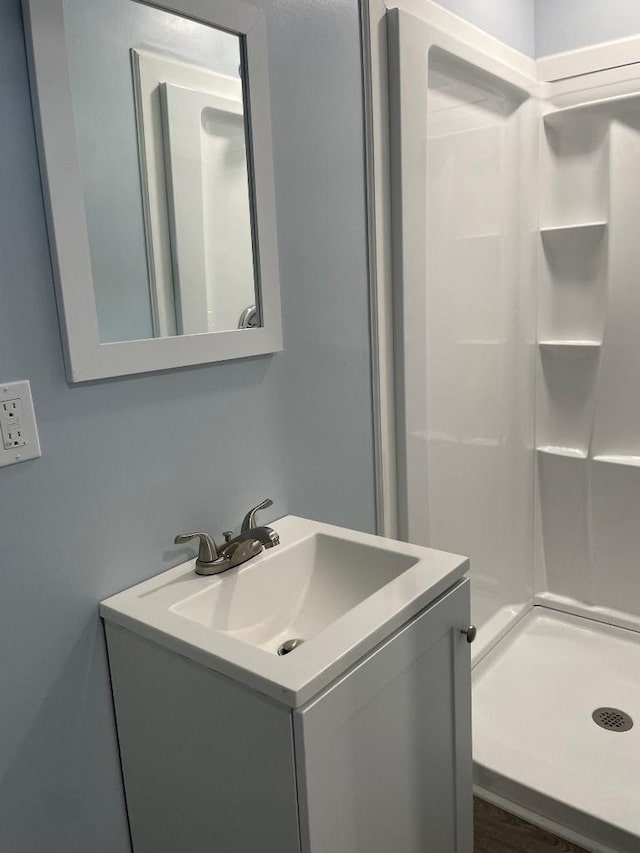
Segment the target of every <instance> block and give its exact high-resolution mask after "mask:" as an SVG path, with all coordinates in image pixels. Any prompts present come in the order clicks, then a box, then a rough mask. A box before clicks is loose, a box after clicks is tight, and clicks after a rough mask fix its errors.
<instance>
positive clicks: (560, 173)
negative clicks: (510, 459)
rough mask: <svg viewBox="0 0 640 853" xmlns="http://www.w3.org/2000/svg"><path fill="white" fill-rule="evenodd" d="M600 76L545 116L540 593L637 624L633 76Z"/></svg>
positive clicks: (638, 128)
mask: <svg viewBox="0 0 640 853" xmlns="http://www.w3.org/2000/svg"><path fill="white" fill-rule="evenodd" d="M631 73H632V72H629V76H631ZM636 73H637V72H636ZM607 75H609V76H611V75H610V72H602V73H601V74H597V75H590V76H589V77H585V78H583V79H582V80H578V81H576V82H575V83H574V87H575V89H576V91H575V92H574V93H566V92H565V94H564V95H563V97H562V99H561V103H562V106H561V107H560V108H559V109H556V108H555V107H552V111H551V112H548V113H547V114H546V115H545V116H544V118H543V119H542V121H541V151H542V156H541V161H540V193H541V202H540V211H541V222H540V225H541V239H540V256H539V296H540V310H539V323H538V338H539V342H540V345H539V360H538V381H537V413H538V415H537V426H536V441H537V446H538V448H539V450H538V454H537V455H538V469H537V472H538V478H537V485H538V488H537V508H538V512H537V548H536V552H537V561H536V562H537V572H536V587H537V596H536V598H537V601H538V602H539V603H543V604H547V605H549V606H553V607H556V608H559V609H563V610H567V611H569V612H571V613H576V614H579V615H583V616H590V617H591V618H594V619H597V620H599V621H604V622H608V623H610V624H614V625H620V626H623V627H629V628H636V629H640V568H639V566H638V559H637V554H638V552H639V550H640V524H639V523H638V522H639V517H640V382H638V378H637V364H638V363H639V361H640V335H639V334H638V329H639V328H640V287H639V285H638V282H639V280H640V241H639V240H638V234H637V223H638V218H639V215H640V168H639V166H638V164H640V95H638V94H633V89H634V88H635V90H636V92H638V91H640V80H638V79H637V80H635V81H634V80H633V79H628V80H626V81H625V83H624V85H622V86H620V87H619V88H620V91H622V92H624V93H625V94H623V95H616V94H615V88H614V89H613V90H611V89H605V88H604V87H603V85H602V84H603V82H605V81H606V79H607ZM565 88H566V84H565ZM629 91H631V92H632V93H631V94H629ZM603 95H604V96H605V97H603ZM594 98H599V99H600V100H597V101H595V102H594V101H593V99H594Z"/></svg>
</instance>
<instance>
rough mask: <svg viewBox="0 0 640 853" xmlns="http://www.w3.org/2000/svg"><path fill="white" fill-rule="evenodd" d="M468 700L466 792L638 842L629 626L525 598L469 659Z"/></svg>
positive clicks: (591, 845) (566, 831)
mask: <svg viewBox="0 0 640 853" xmlns="http://www.w3.org/2000/svg"><path fill="white" fill-rule="evenodd" d="M473 706H474V710H473V739H474V743H473V757H474V782H475V786H476V793H477V794H479V795H480V796H481V797H485V798H486V799H489V800H491V801H493V802H494V803H496V804H498V805H501V806H503V807H506V808H507V809H510V810H511V811H513V812H514V813H516V814H518V815H520V816H521V817H524V818H525V819H528V820H530V821H532V822H534V823H538V824H539V825H541V826H544V827H546V828H549V829H552V830H553V831H555V832H556V833H557V834H558V835H563V836H564V837H565V838H567V839H569V840H572V841H574V842H575V843H577V844H580V845H581V846H582V847H584V848H585V849H587V850H589V851H595V853H638V851H640V634H638V633H636V632H634V631H626V630H623V629H620V628H612V627H609V626H606V625H602V624H599V623H597V622H593V621H591V620H588V619H582V618H579V617H574V616H568V615H565V614H560V613H557V612H555V611H553V610H548V609H546V608H544V607H534V608H533V610H531V611H530V612H529V613H528V614H527V615H526V616H525V617H524V618H523V619H522V620H521V621H520V622H519V623H518V625H516V627H515V628H513V630H512V631H511V632H510V633H509V634H508V635H507V636H506V637H505V638H504V639H503V640H502V641H501V642H500V643H498V645H497V646H496V647H495V648H494V649H493V650H492V651H491V652H490V653H489V654H488V655H487V656H486V657H485V658H484V659H483V660H482V661H481V662H480V663H479V664H478V665H477V666H476V668H475V669H474V675H473ZM603 708H605V709H613V710H612V711H611V712H610V713H609V712H608V711H605V712H601V713H600V714H596V717H597V718H598V719H600V721H601V722H604V723H605V725H609V726H610V728H602V727H601V726H600V725H598V724H597V723H596V722H595V721H594V718H593V715H594V712H595V711H597V710H598V709H603ZM616 709H617V710H619V711H622V712H623V715H622V716H623V718H624V719H625V723H624V724H621V723H620V720H619V719H618V716H617V714H616ZM624 715H628V716H630V717H631V719H632V721H633V726H632V728H630V729H629V728H628V722H626V717H624ZM625 729H626V730H625Z"/></svg>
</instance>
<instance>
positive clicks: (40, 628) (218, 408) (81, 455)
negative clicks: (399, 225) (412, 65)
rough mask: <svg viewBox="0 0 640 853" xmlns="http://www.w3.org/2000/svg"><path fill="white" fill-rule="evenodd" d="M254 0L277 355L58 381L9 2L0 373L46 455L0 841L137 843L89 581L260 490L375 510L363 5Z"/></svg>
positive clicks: (14, 594) (1, 566)
mask: <svg viewBox="0 0 640 853" xmlns="http://www.w3.org/2000/svg"><path fill="white" fill-rule="evenodd" d="M254 2H255V0H254ZM263 5H264V7H265V9H266V12H267V16H268V36H269V59H270V78H271V89H272V93H273V127H274V155H275V178H276V195H277V216H278V229H279V236H280V253H281V278H282V290H283V303H284V334H285V351H284V353H282V354H279V355H276V356H274V357H265V358H259V359H252V360H248V361H240V362H236V363H230V364H223V365H212V366H208V367H202V368H196V369H188V370H181V371H174V372H167V373H164V374H157V375H147V376H144V377H134V378H128V379H121V380H113V381H106V382H102V383H95V384H92V385H89V386H74V387H70V386H68V385H67V384H66V382H65V380H64V372H63V362H62V353H61V347H60V339H59V333H58V324H57V318H56V307H55V301H54V294H53V284H52V280H51V268H50V262H49V254H48V248H47V236H46V231H45V223H44V213H43V205H42V195H41V191H40V184H39V175H38V164H37V159H36V152H35V143H34V136H33V124H32V117H31V108H30V101H29V91H28V83H27V72H26V63H25V54H24V44H23V34H22V25H21V18H20V9H19V0H0V103H1V106H2V121H0V187H2V192H1V193H0V380H14V379H30V380H31V382H32V388H33V393H34V399H35V406H36V412H37V416H38V422H39V426H40V433H41V439H42V448H43V454H44V455H43V457H42V459H39V460H35V461H33V462H27V463H23V464H21V465H16V466H14V467H12V468H5V469H1V470H0V505H1V507H2V511H1V513H0V542H1V543H2V549H1V551H0V554H1V556H0V570H1V573H2V590H1V594H0V674H1V676H2V684H1V694H2V699H1V701H0V850H1V851H2V853H5V851H6V853H45V851H46V853H128V851H129V842H128V836H127V828H126V820H125V812H124V804H123V799H122V794H121V786H120V776H119V765H118V759H117V752H116V741H115V734H114V726H113V716H112V709H111V704H110V693H109V683H108V675H107V668H106V661H105V651H104V641H103V634H102V629H101V625H100V623H99V621H98V618H97V603H98V601H99V600H100V599H101V598H103V597H105V596H107V595H110V594H112V593H114V592H116V591H117V590H120V589H123V588H124V587H127V586H130V585H131V584H134V583H136V582H138V581H140V580H142V579H143V578H146V577H149V576H151V575H153V574H155V573H157V572H158V571H160V570H162V569H164V568H167V567H169V566H171V565H174V564H176V563H178V562H180V561H181V560H182V559H183V558H184V557H185V556H186V554H185V553H184V552H179V551H177V550H176V548H175V547H173V546H172V544H171V540H172V538H173V536H174V534H175V533H177V532H180V531H183V530H186V529H187V528H188V529H193V528H194V527H199V526H202V527H206V528H208V529H211V530H214V531H216V532H219V531H221V530H223V529H226V528H228V527H231V526H234V525H237V524H238V522H239V520H240V517H241V514H242V512H243V511H244V510H245V509H246V508H247V507H248V506H249V505H250V504H251V503H252V502H253V501H254V500H259V499H261V498H263V497H265V496H266V495H271V496H272V497H273V498H274V499H275V501H276V506H275V507H274V510H273V515H272V517H275V516H276V514H278V515H279V514H284V513H286V512H288V511H295V512H297V513H299V514H302V515H308V516H311V517H314V518H318V519H323V520H326V521H334V522H341V523H344V524H346V525H350V526H353V527H356V528H361V529H366V530H372V529H373V526H374V499H373V461H372V459H373V452H372V427H371V389H370V380H369V377H370V348H369V339H368V315H367V310H368V306H367V265H366V250H365V248H366V247H365V202H364V180H363V175H364V163H363V139H362V113H361V107H362V101H361V69H360V60H359V33H358V8H357V3H356V0H325V2H323V3H300V2H299V0H263ZM263 517H264V518H265V520H268V519H269V516H268V515H267V514H265V516H263Z"/></svg>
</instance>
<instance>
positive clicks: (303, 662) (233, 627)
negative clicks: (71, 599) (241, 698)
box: [100, 516, 468, 707]
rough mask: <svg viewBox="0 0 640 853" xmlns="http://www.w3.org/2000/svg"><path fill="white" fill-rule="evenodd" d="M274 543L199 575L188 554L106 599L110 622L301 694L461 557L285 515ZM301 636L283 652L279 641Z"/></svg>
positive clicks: (239, 676)
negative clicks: (219, 571) (254, 554)
mask: <svg viewBox="0 0 640 853" xmlns="http://www.w3.org/2000/svg"><path fill="white" fill-rule="evenodd" d="M272 527H274V528H275V530H276V531H277V532H278V534H279V535H280V542H281V544H280V545H277V546H276V547H275V548H272V549H270V550H268V551H265V552H263V553H262V554H260V555H259V556H258V557H255V558H253V559H252V560H249V561H248V562H247V563H245V564H244V565H242V566H239V567H238V568H236V569H230V570H229V571H227V572H224V573H223V574H221V575H215V576H213V577H201V576H199V575H196V574H195V572H194V561H193V560H191V561H190V562H188V563H184V564H182V565H180V566H176V568H174V569H170V570H169V571H167V572H164V573H163V574H160V575H157V576H156V577H154V578H151V579H150V580H148V581H145V582H144V583H142V584H139V585H138V586H136V587H133V588H131V589H129V590H126V591H125V592H122V593H119V594H118V595H115V596H113V597H112V598H109V599H107V600H106V601H104V602H102V604H101V606H100V612H101V614H102V616H103V617H104V619H105V620H107V621H109V622H115V623H117V624H118V625H120V626H122V627H124V628H127V629H130V630H133V631H136V632H137V633H139V634H142V635H144V636H146V637H148V638H149V639H152V640H155V641H156V642H159V643H160V644H162V645H164V646H166V647H168V648H170V649H173V650H174V651H176V652H178V653H180V654H182V655H185V656H188V657H191V658H192V659H194V660H196V661H198V662H199V663H202V664H204V665H205V666H208V667H210V668H211V669H215V670H217V671H218V672H222V673H224V674H226V675H229V676H231V677H233V678H235V679H236V680H238V681H242V682H243V683H245V684H247V685H249V686H251V687H253V688H255V689H257V690H260V691H261V692H262V693H266V694H268V695H270V696H272V697H274V698H277V699H279V700H280V701H284V702H286V703H287V704H289V705H291V706H292V707H297V706H299V705H300V704H303V703H304V702H306V701H307V700H308V699H310V698H311V697H312V696H313V695H315V694H316V693H317V692H318V691H319V690H321V689H322V688H323V687H324V686H326V685H327V684H328V683H329V682H330V681H331V680H333V679H334V678H336V677H337V676H338V675H340V674H341V673H342V672H344V670H345V669H347V668H348V667H349V666H350V665H352V664H353V663H355V662H356V661H357V660H358V659H359V658H361V657H362V656H363V655H364V654H366V653H367V651H369V650H370V649H371V648H373V647H374V646H375V645H376V644H377V643H379V642H380V641H381V640H384V639H385V637H387V636H388V635H389V634H391V633H392V632H393V631H395V630H396V629H397V628H399V627H400V626H401V625H402V624H403V623H404V622H406V621H408V620H409V619H411V617H412V616H414V615H416V614H417V613H418V612H419V611H420V610H422V609H423V608H424V607H426V606H427V605H428V604H429V603H430V602H431V601H433V599H434V598H436V597H437V596H438V595H440V594H441V593H443V592H444V591H445V590H446V589H448V588H449V587H450V586H451V585H452V584H453V583H455V582H456V581H457V580H459V579H460V578H461V577H462V575H463V574H464V572H465V571H466V569H467V568H468V565H467V561H466V559H465V558H464V557H459V556H457V555H453V554H445V553H444V552H442V551H434V550H431V549H427V548H421V547H419V546H416V545H408V544H407V543H404V542H396V541H393V540H390V539H383V538H381V537H376V536H371V535H369V534H365V533H358V532H356V531H351V530H344V529H342V528H339V527H333V526H331V525H327V524H320V523H318V522H314V521H308V520H306V519H302V518H296V517H295V516H287V517H286V518H283V519H281V520H280V521H278V522H275V523H274V524H273V525H272ZM290 639H298V640H302V641H303V643H302V645H300V646H298V647H297V648H295V649H294V650H293V651H292V652H290V653H289V654H287V655H286V656H284V657H281V656H279V655H278V654H277V652H278V649H279V647H280V645H281V644H282V643H283V642H285V641H286V640H290Z"/></svg>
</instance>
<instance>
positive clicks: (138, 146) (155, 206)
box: [64, 0, 261, 343]
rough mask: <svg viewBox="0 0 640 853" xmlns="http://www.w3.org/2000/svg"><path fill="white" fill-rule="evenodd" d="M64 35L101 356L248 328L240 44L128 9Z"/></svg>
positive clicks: (71, 17)
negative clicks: (137, 343) (110, 348)
mask: <svg viewBox="0 0 640 853" xmlns="http://www.w3.org/2000/svg"><path fill="white" fill-rule="evenodd" d="M64 23H65V32H66V39H67V52H68V62H69V74H70V83H71V93H72V101H73V112H74V121H75V126H76V127H75V129H76V136H77V144H78V157H79V163H80V173H81V177H82V186H83V193H84V205H85V213H86V219H87V228H88V237H89V245H90V252H91V263H92V268H93V279H94V291H95V299H96V308H97V315H98V324H99V329H100V338H101V340H102V342H104V343H107V342H116V341H130V340H142V339H147V338H154V337H166V336H173V335H190V334H197V333H202V332H209V331H223V330H231V329H238V328H247V329H248V328H252V327H255V326H260V325H261V323H260V312H259V308H256V306H259V302H260V300H259V294H258V292H257V288H256V278H257V277H256V274H255V264H254V255H255V252H254V248H253V245H254V239H253V228H252V203H251V197H252V194H251V188H250V182H249V173H250V170H249V169H248V166H247V149H248V145H247V132H246V122H245V116H244V97H243V86H242V80H241V68H242V49H241V43H240V39H239V38H238V37H237V36H235V35H232V34H229V33H226V32H223V31H221V30H218V29H215V28H214V27H211V26H208V25H205V24H202V23H198V22H196V21H192V20H189V19H186V18H183V17H180V16H178V15H175V14H172V13H169V12H166V11H164V10H161V9H157V8H153V7H150V6H146V5H143V4H142V3H138V2H135V0H64ZM249 316H251V318H252V319H251V322H248V321H247V317H249Z"/></svg>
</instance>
